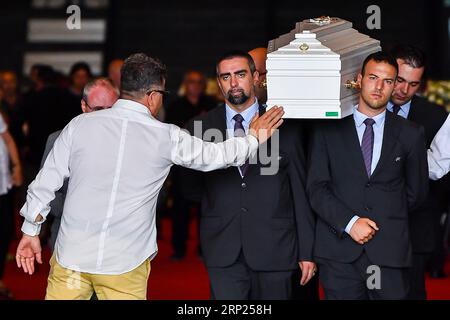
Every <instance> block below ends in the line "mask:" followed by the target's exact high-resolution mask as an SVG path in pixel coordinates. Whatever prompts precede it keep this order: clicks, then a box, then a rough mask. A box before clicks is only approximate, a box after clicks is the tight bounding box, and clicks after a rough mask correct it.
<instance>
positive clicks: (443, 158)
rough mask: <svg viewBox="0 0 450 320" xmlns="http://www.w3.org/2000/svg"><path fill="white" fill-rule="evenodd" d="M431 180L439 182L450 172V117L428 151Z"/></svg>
mask: <svg viewBox="0 0 450 320" xmlns="http://www.w3.org/2000/svg"><path fill="white" fill-rule="evenodd" d="M428 170H429V174H430V179H433V180H438V179H440V178H442V177H443V176H445V175H446V174H447V173H449V172H450V115H449V116H448V117H447V120H446V121H445V122H444V124H443V125H442V127H441V129H439V131H438V133H437V134H436V136H435V137H434V139H433V141H432V142H431V145H430V149H429V150H428Z"/></svg>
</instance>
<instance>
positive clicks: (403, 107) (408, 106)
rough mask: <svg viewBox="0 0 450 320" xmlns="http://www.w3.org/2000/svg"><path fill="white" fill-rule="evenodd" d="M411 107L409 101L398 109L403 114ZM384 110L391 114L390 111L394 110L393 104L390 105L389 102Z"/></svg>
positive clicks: (390, 102)
mask: <svg viewBox="0 0 450 320" xmlns="http://www.w3.org/2000/svg"><path fill="white" fill-rule="evenodd" d="M410 107H411V100H409V101H408V102H407V103H405V104H402V105H401V106H400V109H401V110H402V111H403V112H406V111H407V110H409V108H410ZM386 109H388V110H389V111H390V112H392V110H393V109H394V103H392V101H389V102H388V104H387V108H386Z"/></svg>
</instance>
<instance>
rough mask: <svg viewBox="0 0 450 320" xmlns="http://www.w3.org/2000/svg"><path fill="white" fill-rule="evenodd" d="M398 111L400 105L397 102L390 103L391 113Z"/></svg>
mask: <svg viewBox="0 0 450 320" xmlns="http://www.w3.org/2000/svg"><path fill="white" fill-rule="evenodd" d="M399 111H400V106H399V105H398V104H394V105H392V113H394V114H398V112H399Z"/></svg>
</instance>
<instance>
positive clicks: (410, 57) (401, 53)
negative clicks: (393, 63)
mask: <svg viewBox="0 0 450 320" xmlns="http://www.w3.org/2000/svg"><path fill="white" fill-rule="evenodd" d="M391 55H392V56H393V57H394V59H402V60H404V61H405V63H406V64H407V65H409V66H411V67H413V68H422V67H425V65H426V56H425V53H424V52H423V51H422V50H420V49H419V48H417V47H414V46H412V45H397V46H395V47H394V48H392V50H391Z"/></svg>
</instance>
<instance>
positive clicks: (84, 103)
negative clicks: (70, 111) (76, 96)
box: [81, 100, 88, 113]
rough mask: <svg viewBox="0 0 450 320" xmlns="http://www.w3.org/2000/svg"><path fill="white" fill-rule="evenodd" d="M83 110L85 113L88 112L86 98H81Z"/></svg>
mask: <svg viewBox="0 0 450 320" xmlns="http://www.w3.org/2000/svg"><path fill="white" fill-rule="evenodd" d="M81 110H82V111H83V113H86V112H88V107H87V105H86V102H84V100H81Z"/></svg>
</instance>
